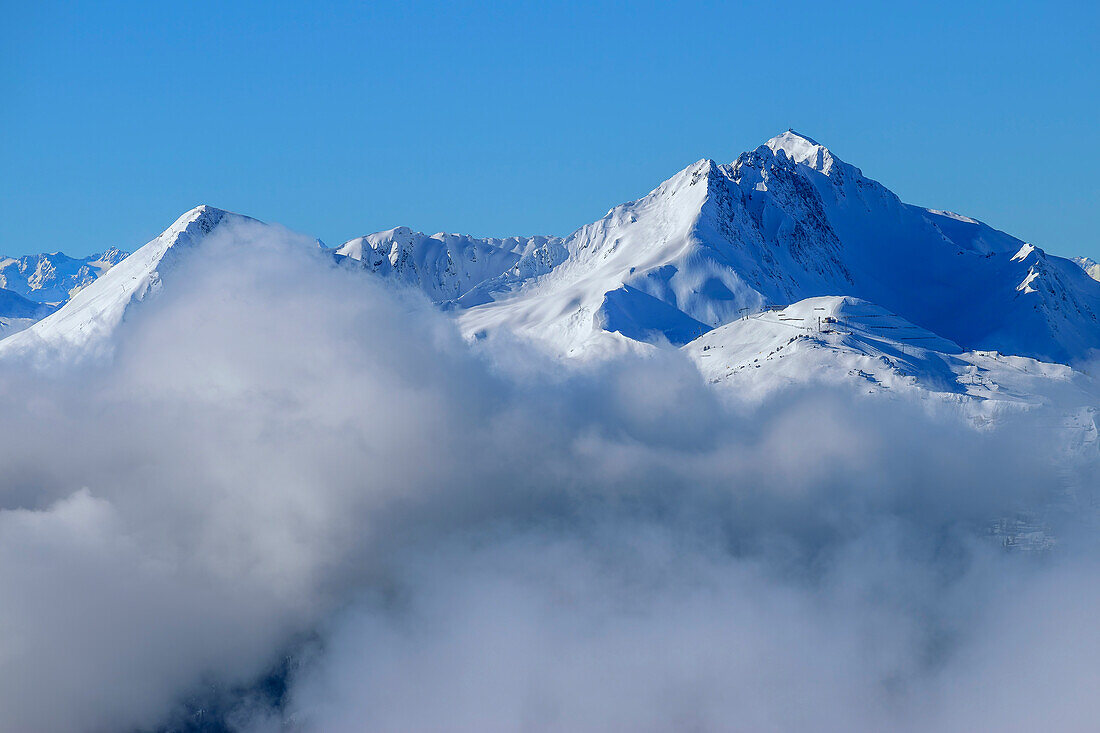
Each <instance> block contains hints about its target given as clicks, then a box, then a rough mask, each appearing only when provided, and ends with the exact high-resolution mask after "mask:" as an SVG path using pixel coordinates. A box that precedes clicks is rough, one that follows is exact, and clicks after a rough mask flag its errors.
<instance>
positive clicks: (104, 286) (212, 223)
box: [0, 206, 254, 356]
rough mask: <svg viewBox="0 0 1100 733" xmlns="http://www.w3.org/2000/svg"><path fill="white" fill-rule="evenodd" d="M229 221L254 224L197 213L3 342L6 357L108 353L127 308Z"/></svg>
mask: <svg viewBox="0 0 1100 733" xmlns="http://www.w3.org/2000/svg"><path fill="white" fill-rule="evenodd" d="M229 221H254V220H253V219H249V218H248V217H244V216H241V215H239V214H231V213H228V212H225V211H222V210H221V209H215V208H213V207H211V206H198V207H196V208H194V209H191V210H190V211H188V212H186V213H185V214H183V215H182V216H181V217H180V218H179V219H177V220H176V221H175V222H174V223H173V224H172V226H170V227H168V229H166V230H165V231H164V232H163V233H162V234H160V236H158V237H156V238H155V239H153V240H152V241H150V242H149V243H148V244H146V245H145V246H143V247H141V248H140V249H138V250H137V251H135V252H134V253H133V254H131V255H129V256H128V257H126V258H125V259H123V260H122V261H121V262H120V263H118V264H117V265H115V266H114V267H112V268H110V269H109V270H108V271H107V272H106V273H104V274H103V275H102V276H101V277H99V278H98V279H96V280H95V281H94V282H92V283H91V284H90V285H88V286H86V287H84V288H83V289H81V290H79V291H78V292H77V293H76V294H75V295H73V297H72V298H71V299H70V300H69V301H68V302H67V303H66V304H65V305H64V306H63V307H62V308H60V309H59V310H57V311H56V312H54V313H52V314H51V315H48V316H46V317H45V318H43V319H42V320H40V321H38V322H37V323H35V324H34V325H33V326H31V327H30V328H28V329H26V330H24V331H21V332H20V333H17V334H15V335H13V336H10V337H8V338H6V339H4V340H2V341H0V354H4V355H12V354H34V353H38V354H64V355H77V356H94V355H97V354H99V353H102V352H103V350H104V349H105V348H106V347H107V344H108V342H109V340H110V337H111V336H112V335H113V333H114V330H115V328H116V327H117V326H118V324H119V323H120V322H121V321H122V319H123V317H124V315H125V313H126V311H127V309H128V308H129V307H130V306H131V305H132V304H134V303H138V302H141V301H143V300H145V298H146V297H147V296H149V295H150V294H152V293H155V292H156V291H157V290H158V289H159V288H160V287H161V275H162V273H163V272H164V271H166V270H167V269H169V268H170V267H171V265H172V261H173V259H174V258H175V256H176V255H177V254H178V253H179V251H180V250H183V249H187V248H189V247H193V246H194V245H196V244H198V243H199V242H201V241H202V239H203V238H204V237H206V236H207V235H209V234H210V233H211V232H213V231H214V230H215V229H216V228H217V227H218V226H219V225H222V224H224V223H226V222H229Z"/></svg>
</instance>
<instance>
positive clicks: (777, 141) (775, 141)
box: [764, 130, 838, 175]
mask: <svg viewBox="0 0 1100 733" xmlns="http://www.w3.org/2000/svg"><path fill="white" fill-rule="evenodd" d="M764 145H765V146H766V147H767V148H768V149H769V150H771V151H772V152H773V153H775V154H776V155H778V154H779V153H783V155H784V156H785V157H787V158H789V159H790V160H792V161H794V162H795V163H798V164H800V165H805V166H808V167H810V168H813V169H814V170H817V171H821V172H822V173H824V174H825V175H828V174H829V172H830V171H831V170H832V168H833V166H834V165H835V163H836V161H837V160H838V159H837V158H834V157H833V154H832V152H830V151H829V149H828V148H826V147H825V146H824V145H822V144H821V143H819V142H817V141H816V140H814V139H813V138H810V137H807V136H805V135H802V134H799V133H797V132H795V131H794V130H787V131H786V132H784V133H782V134H779V135H776V136H775V137H773V138H772V139H771V140H769V141H768V142H766V143H764Z"/></svg>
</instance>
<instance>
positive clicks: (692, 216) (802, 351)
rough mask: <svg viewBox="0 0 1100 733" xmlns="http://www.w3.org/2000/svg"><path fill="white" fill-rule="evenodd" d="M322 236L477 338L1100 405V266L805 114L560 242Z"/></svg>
mask: <svg viewBox="0 0 1100 733" xmlns="http://www.w3.org/2000/svg"><path fill="white" fill-rule="evenodd" d="M242 222H249V223H250V226H252V227H259V230H258V231H260V233H261V234H262V231H263V227H266V226H268V225H264V224H262V223H261V222H257V221H256V220H254V219H249V218H248V217H244V216H240V215H237V214H231V213H228V212H225V211H222V210H220V209H215V208H213V207H210V206H200V207H197V208H195V209H192V210H191V211H189V212H187V213H185V214H184V215H183V216H181V217H180V218H179V219H178V220H177V221H176V222H175V223H174V224H173V225H172V226H171V227H169V228H168V229H167V230H166V231H165V232H164V233H163V234H161V235H160V236H159V237H157V238H155V239H154V240H152V241H151V242H149V243H148V244H146V245H145V246H144V247H141V248H140V249H138V250H137V251H136V252H134V254H133V255H131V256H129V257H127V258H125V259H124V260H122V262H120V263H119V264H117V265H115V266H114V267H112V268H110V269H109V270H107V271H106V272H105V273H104V274H103V275H102V276H101V277H99V278H98V279H97V280H95V281H94V282H91V283H90V284H87V285H86V286H84V287H83V288H82V289H80V290H79V291H77V292H76V294H75V295H74V296H73V297H72V298H71V300H70V301H69V302H67V303H66V304H65V305H64V306H63V307H62V308H60V309H59V310H57V311H56V312H54V313H52V314H48V315H47V314H41V315H45V317H44V318H42V319H41V320H40V321H38V322H37V323H35V324H34V325H33V326H31V327H30V328H28V329H27V330H26V331H23V332H22V333H18V334H15V335H14V336H10V337H8V338H5V339H3V340H2V341H0V356H7V355H12V354H32V355H34V354H42V353H54V354H77V355H85V356H86V355H95V354H102V353H107V352H109V350H110V342H111V336H112V334H113V332H114V330H115V328H116V327H117V326H118V324H119V323H120V322H121V321H122V320H123V319H124V317H125V314H126V313H127V312H128V311H129V309H130V308H132V307H135V306H137V305H139V304H140V303H141V302H142V301H144V300H145V299H146V298H147V297H148V296H149V295H151V294H153V293H155V292H156V291H157V290H158V289H159V288H161V287H163V286H164V285H163V283H164V281H163V275H164V274H165V273H167V272H169V271H170V270H171V269H172V265H173V262H174V261H175V260H176V258H177V257H182V256H192V255H193V254H194V253H201V247H200V246H199V245H200V244H201V243H202V241H203V240H204V239H205V238H207V237H208V236H209V235H210V234H212V233H213V232H215V231H225V232H228V236H230V237H237V238H241V237H244V235H242V234H241V231H240V230H239V229H234V228H233V227H227V226H226V225H227V224H232V223H242ZM255 234H256V230H253V231H252V235H249V236H255ZM245 239H247V237H244V238H243V239H241V241H242V242H243V241H245ZM328 252H329V253H330V254H331V256H332V257H333V259H334V260H335V261H336V262H337V263H339V264H341V265H342V266H345V267H350V268H352V269H358V270H362V271H364V273H365V275H366V276H370V277H381V278H382V279H384V280H387V281H390V282H393V283H395V284H399V285H401V286H403V287H411V288H416V289H418V290H420V291H422V292H423V293H424V294H425V295H426V296H427V297H428V298H430V299H431V300H432V301H433V302H435V303H436V304H437V305H439V306H441V307H442V308H443V309H444V310H447V311H448V312H450V313H451V314H452V315H453V317H454V318H455V319H456V320H457V322H458V324H459V327H460V328H461V329H462V331H463V332H464V333H465V334H466V335H467V336H468V337H469V338H470V339H479V338H482V337H484V336H487V335H489V334H491V333H493V332H495V331H505V332H508V333H513V334H517V335H519V336H521V337H526V338H529V339H531V340H532V341H533V342H535V343H538V344H541V345H542V346H543V347H545V348H546V349H548V350H549V351H551V352H553V353H556V354H559V355H563V356H566V355H568V356H574V357H582V358H600V357H601V356H602V355H605V354H609V353H615V352H617V351H622V350H641V351H646V350H649V349H652V348H655V347H662V345H663V346H666V347H667V346H680V347H682V348H683V350H684V352H685V353H686V354H687V355H688V356H689V357H690V358H692V359H693V360H694V361H695V363H696V364H697V365H698V366H699V368H700V371H701V372H702V373H703V374H704V375H705V376H706V377H707V378H708V380H710V381H711V382H713V383H715V384H729V385H733V386H734V387H735V389H736V390H737V391H738V392H740V393H743V394H746V395H748V394H753V393H760V394H762V393H765V392H767V391H769V390H771V389H774V388H775V387H776V386H778V385H781V384H785V383H789V382H802V383H806V382H814V381H822V380H824V381H826V382H833V383H838V384H847V385H855V386H856V387H858V388H861V389H862V388H866V389H867V390H868V391H871V392H877V393H898V394H900V393H904V392H906V391H911V390H913V389H916V390H919V391H920V392H921V393H933V394H937V395H940V396H941V397H943V398H945V399H949V400H962V401H967V402H974V403H983V404H984V403H988V404H997V405H1002V406H1003V405H1017V406H1021V407H1026V406H1027V405H1029V404H1037V403H1045V402H1057V403H1059V404H1063V403H1064V404H1066V405H1070V406H1074V405H1078V406H1079V405H1090V404H1091V405H1095V404H1096V403H1097V402H1100V390H1098V389H1097V387H1096V383H1095V382H1094V381H1093V380H1092V378H1091V377H1089V376H1088V375H1086V374H1084V373H1083V372H1080V371H1078V370H1075V369H1072V368H1070V367H1069V366H1065V365H1067V364H1071V363H1075V362H1076V361H1079V360H1083V359H1087V358H1088V357H1089V356H1090V354H1091V353H1092V350H1093V349H1097V348H1100V321H1098V320H1097V314H1098V313H1100V282H1097V281H1095V280H1093V279H1091V278H1090V277H1088V275H1087V274H1086V273H1085V272H1084V270H1083V269H1082V267H1081V266H1079V264H1078V263H1075V262H1073V261H1070V260H1067V259H1063V258H1060V257H1054V256H1050V255H1047V254H1046V253H1045V252H1043V251H1042V250H1041V249H1039V248H1038V247H1035V246H1034V245H1032V244H1029V243H1024V242H1022V241H1021V240H1018V239H1016V238H1014V237H1011V236H1010V235H1008V234H1005V233H1004V232H1000V231H998V230H996V229H993V228H991V227H989V226H987V225H985V224H983V223H981V222H979V221H977V220H974V219H971V218H968V217H965V216H962V215H959V214H954V213H951V212H946V211H940V210H934V209H925V208H921V207H916V206H912V205H908V204H905V203H903V202H902V201H901V200H900V199H898V197H897V196H895V195H894V194H893V193H892V192H890V191H889V190H888V189H887V188H885V187H884V186H882V185H881V184H880V183H878V182H876V181H873V180H871V179H869V178H867V177H865V176H864V175H863V173H862V171H860V169H859V168H856V167H855V166H852V165H850V164H848V163H846V162H844V161H843V160H841V159H840V158H839V157H837V156H836V155H835V154H833V153H832V152H831V151H830V150H829V149H828V148H826V147H824V146H823V145H820V144H819V143H817V142H816V141H814V140H812V139H810V138H808V137H805V136H803V135H799V134H798V133H795V132H793V131H788V132H786V133H783V134H781V135H778V136H776V137H775V138H773V139H771V140H769V141H768V142H767V143H765V144H763V145H760V146H758V147H757V148H755V149H754V150H751V151H749V152H746V153H743V154H741V155H740V156H738V158H737V159H736V160H735V161H734V162H732V163H729V164H718V163H716V162H714V161H712V160H709V159H703V160H700V161H697V162H696V163H693V164H692V165H690V166H688V167H686V168H684V169H683V170H681V171H680V172H679V173H677V174H675V175H674V176H672V177H671V178H669V179H668V180H666V181H664V182H663V183H661V184H660V185H659V186H658V187H657V188H655V189H654V190H653V191H651V192H650V193H649V194H647V195H646V196H644V197H642V198H640V199H637V200H635V201H630V202H627V203H624V204H621V205H619V206H616V207H613V208H612V209H611V210H610V211H609V212H608V213H607V215H606V216H604V217H603V218H601V219H600V220H598V221H596V222H593V223H591V224H588V225H585V226H583V227H581V228H580V229H578V230H576V231H575V232H573V233H572V234H570V235H569V236H567V237H564V238H558V237H511V238H500V239H497V238H476V237H470V236H466V235H459V234H445V233H438V234H433V235H428V234H424V233H420V232H415V231H412V230H410V229H408V228H404V227H397V228H395V229H390V230H387V231H384V232H377V233H375V234H370V235H366V236H363V237H358V238H356V239H352V240H349V241H347V242H345V243H344V244H343V245H341V246H339V247H337V248H334V249H331V250H328ZM197 256H201V254H199V255H197ZM16 297H19V296H16ZM829 319H831V320H829ZM30 320H33V319H29V320H28V322H30ZM0 325H2V324H0ZM21 325H27V324H26V323H23V324H21ZM1090 414H1091V413H1090ZM1089 419H1091V418H1086V419H1084V423H1082V424H1086V425H1087V424H1091V423H1090V422H1089Z"/></svg>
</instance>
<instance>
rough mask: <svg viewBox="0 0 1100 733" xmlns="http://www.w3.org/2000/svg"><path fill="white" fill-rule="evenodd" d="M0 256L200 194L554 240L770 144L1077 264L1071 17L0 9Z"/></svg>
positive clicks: (1091, 147)
mask: <svg viewBox="0 0 1100 733" xmlns="http://www.w3.org/2000/svg"><path fill="white" fill-rule="evenodd" d="M0 6H2V9H3V19H4V20H3V23H2V24H0V99H2V100H3V101H2V103H0V136H2V139H3V144H2V145H0V252H3V253H6V254H19V253H24V252H37V251H53V250H57V249H61V250H63V251H65V252H67V253H69V254H86V253H89V252H92V251H96V250H100V249H102V248H104V247H107V246H110V245H117V246H121V247H123V248H134V247H137V246H139V245H141V244H143V243H144V242H145V241H147V240H148V239H150V238H151V237H152V236H154V235H156V234H157V233H159V232H160V231H161V230H162V229H164V228H165V227H166V226H167V225H168V224H170V223H171V222H172V221H173V220H174V219H175V218H176V217H177V216H178V215H179V214H180V213H182V212H183V211H185V210H187V209H189V208H191V207H192V206H195V205H197V204H199V203H209V204H213V205H215V206H218V207H221V208H226V209H230V210H233V211H238V212H241V213H245V214H249V215H252V216H255V217H258V218H261V219H264V220H267V221H277V222H281V223H283V224H286V225H287V226H289V227H291V228H293V229H296V230H299V231H302V232H306V233H309V234H312V235H315V236H319V237H321V238H322V239H324V240H325V241H326V243H328V244H330V245H331V244H337V243H339V242H342V241H344V240H345V239H348V238H350V237H353V236H357V235H360V234H365V233H367V232H371V231H375V230H379V229H388V228H390V227H393V226H397V225H406V226H410V227H413V228H416V229H421V230H425V231H431V232H434V231H439V230H448V231H460V232H467V233H472V234H478V235H507V234H535V233H549V234H565V233H568V232H569V231H571V230H572V229H574V228H576V227H578V226H580V225H582V224H585V223H587V222H589V221H592V220H594V219H597V218H598V217H600V216H602V215H603V214H604V213H605V212H606V211H607V209H609V208H610V207H611V206H613V205H615V204H617V203H620V202H622V201H625V200H629V199H633V198H637V197H638V196H640V195H642V194H644V193H646V192H647V191H649V190H650V189H651V188H653V187H654V186H656V185H657V184H658V183H659V182H660V181H661V180H663V179H664V178H666V177H668V176H669V175H671V174H673V173H674V172H676V171H677V170H679V169H681V168H683V167H684V166H685V165H687V164H688V163H691V162H692V161H695V160H697V159H699V158H703V157H710V158H715V159H717V160H719V161H730V160H732V159H733V158H735V157H736V156H737V154H738V153H739V152H741V151H742V150H747V149H751V148H753V147H755V146H757V145H759V144H760V143H762V142H763V141H765V140H766V139H767V138H769V137H771V136H772V135H774V134H776V133H778V132H780V131H782V130H785V129H786V128H788V127H793V128H795V129H796V130H799V131H800V132H803V133H805V134H808V135H810V136H812V137H814V138H816V139H817V140H818V141H820V142H822V143H823V144H825V145H828V146H829V147H830V148H832V149H833V151H834V152H836V153H837V155H839V156H840V157H842V158H844V159H845V160H848V161H849V162H851V163H854V164H855V165H858V166H860V167H862V168H863V170H864V172H865V173H867V174H868V175H870V176H872V177H874V178H877V179H878V180H880V181H882V182H883V183H885V184H886V185H887V186H889V187H890V188H892V189H893V190H894V191H895V192H897V193H898V194H899V195H900V196H901V197H902V198H903V199H905V200H907V201H910V202H912V203H919V204H922V205H926V206H932V207H936V208H946V209H952V210H955V211H959V212H962V213H966V214H968V215H971V216H975V217H978V218H981V219H983V220H985V221H987V222H988V223H990V224H992V225H993V226H996V227H998V228H1001V229H1005V230H1007V231H1009V232H1011V233H1013V234H1015V235H1017V236H1020V237H1023V238H1025V239H1028V240H1031V241H1033V242H1035V243H1036V244H1038V245H1039V246H1041V247H1044V248H1046V249H1048V250H1050V251H1052V252H1054V253H1057V254H1064V255H1072V254H1088V255H1091V256H1093V257H1094V258H1096V259H1100V221H1098V217H1100V214H1098V211H1100V205H1098V204H1100V188H1098V184H1097V169H1098V168H1100V165H1098V164H1100V127H1098V125H1100V123H1098V119H1100V55H1098V54H1100V51H1098V50H1097V47H1098V44H1100V41H1098V36H1100V11H1098V10H1097V3H1095V2H1033V3H1012V2H977V3H966V2H935V1H933V2H921V3H896V2H866V3H848V4H834V3H828V2H812V3H803V2H787V3H769V2H761V1H759V0H757V1H756V2H750V3H736V2H730V3H698V4H694V5H689V4H687V3H672V2H668V3H650V2H639V1H635V2H622V3H612V2H598V1H596V2H584V3H575V4H572V3H571V4H564V3H553V4H552V3H534V2H532V3H519V2H516V3H499V4H497V3H493V4H490V3H453V4H452V3H442V2H440V3H417V2H354V3H351V2H348V3H345V2H333V3H284V2H270V1H268V2H260V1H258V0H257V1H255V2H219V3H200V2H187V3H184V2H179V3H162V2H132V3H130V2H126V3H117V2H109V1H108V2H102V3H98V2H97V3H90V2H85V3H71V4H63V3H55V2H49V1H36V2H23V1H20V2H14V1H13V0H0Z"/></svg>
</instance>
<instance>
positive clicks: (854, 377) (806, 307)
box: [684, 297, 1100, 414]
mask: <svg viewBox="0 0 1100 733" xmlns="http://www.w3.org/2000/svg"><path fill="white" fill-rule="evenodd" d="M684 352H685V353H687V354H688V356H690V357H691V358H692V359H693V360H694V361H695V362H696V364H697V365H698V366H699V369H700V371H701V372H702V373H703V375H704V376H705V377H706V378H707V380H708V381H710V382H712V383H714V384H720V385H725V386H728V387H729V388H731V389H734V390H736V393H737V394H738V395H739V396H741V397H753V396H757V397H758V396H762V395H764V394H767V393H768V392H770V391H772V390H774V389H776V388H777V387H780V386H783V385H788V384H828V385H847V386H855V387H857V388H859V389H861V390H864V391H867V392H873V393H881V394H905V393H919V394H927V393H932V394H936V395H939V396H941V397H944V398H946V399H949V400H953V401H966V402H970V403H988V405H989V409H991V410H994V411H995V410H997V409H1005V408H1027V407H1031V406H1035V405H1038V404H1048V405H1050V404H1053V405H1057V406H1061V407H1064V408H1066V409H1074V410H1076V409H1077V408H1079V407H1080V406H1082V405H1096V404H1098V402H1100V383H1098V382H1097V381H1096V380H1095V379H1093V378H1092V377H1090V376H1088V375H1087V374H1085V373H1083V372H1080V371H1077V370H1074V369H1072V368H1071V367H1068V366H1066V365H1063V364H1052V363H1048V362H1042V361H1038V360H1035V359H1030V358H1027V357H1021V356H1011V355H1006V354H1001V353H999V352H995V351H966V350H964V349H962V348H961V347H960V346H959V345H958V344H955V343H954V342H952V341H949V340H947V339H944V338H942V337H940V336H937V335H936V334H934V333H932V332H931V331H928V330H926V329H923V328H921V327H919V326H916V325H914V324H912V323H910V322H909V321H907V320H906V319H904V318H902V317H901V316H898V315H896V314H894V313H891V312H890V311H888V310H886V309H885V308H882V307H880V306H877V305H875V304H873V303H869V302H867V301H865V300H859V299H858V298H852V297H819V298H809V299H806V300H803V301H799V302H797V303H794V304H791V305H789V306H787V307H785V308H784V309H782V310H778V311H768V312H765V313H759V314H756V315H753V316H750V317H747V318H745V319H742V320H738V321H734V322H733V323H729V324H726V325H724V326H721V327H720V328H716V329H714V330H712V331H710V332H709V333H707V334H705V335H704V336H702V337H700V338H699V339H696V340H695V341H692V342H691V343H690V344H688V345H686V346H685V347H684ZM1093 412H1095V410H1094V411H1093ZM1090 414H1092V413H1090Z"/></svg>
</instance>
